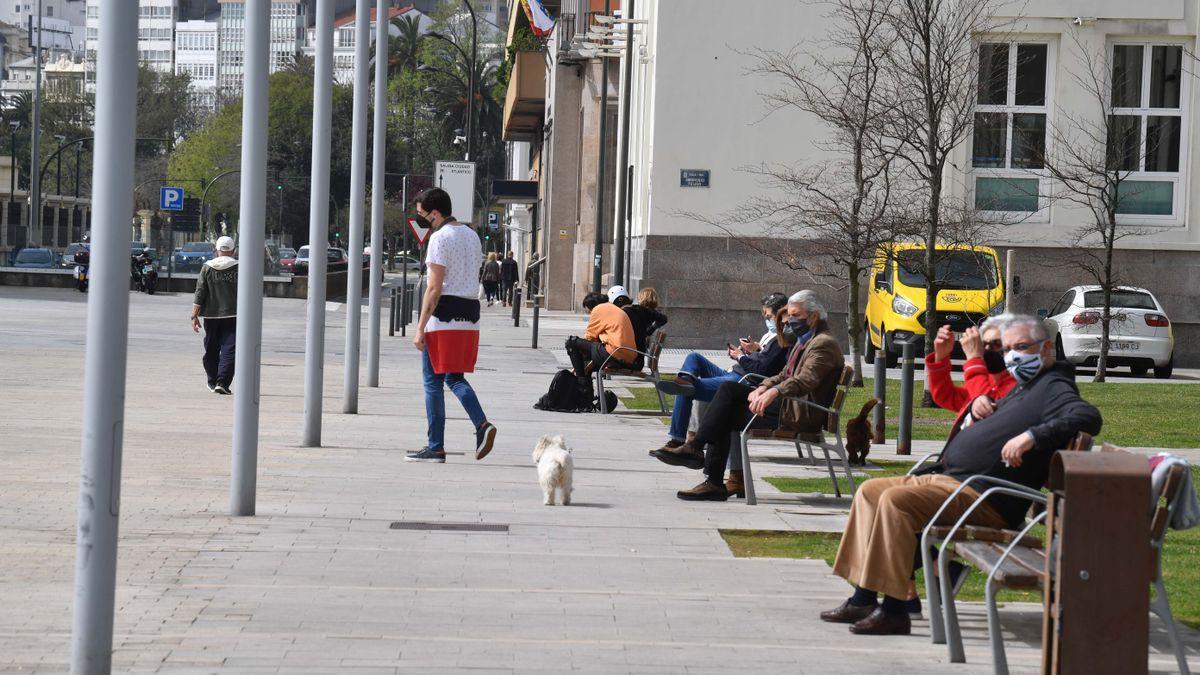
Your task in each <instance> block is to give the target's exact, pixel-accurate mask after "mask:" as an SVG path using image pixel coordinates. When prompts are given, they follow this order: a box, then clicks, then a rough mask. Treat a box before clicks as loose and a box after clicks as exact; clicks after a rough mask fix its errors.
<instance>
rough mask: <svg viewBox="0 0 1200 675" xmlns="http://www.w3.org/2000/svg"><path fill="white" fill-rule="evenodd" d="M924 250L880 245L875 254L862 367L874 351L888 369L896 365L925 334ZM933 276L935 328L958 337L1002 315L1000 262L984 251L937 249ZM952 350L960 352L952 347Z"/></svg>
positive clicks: (976, 248) (910, 245) (916, 246)
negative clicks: (943, 328) (948, 330)
mask: <svg viewBox="0 0 1200 675" xmlns="http://www.w3.org/2000/svg"><path fill="white" fill-rule="evenodd" d="M925 250H926V249H925V245H924V244H915V243H898V244H894V245H892V246H890V247H885V246H881V247H879V250H878V252H877V253H876V254H875V263H874V265H873V266H872V268H871V279H870V286H869V287H868V289H867V307H866V312H865V315H866V316H865V319H864V326H863V327H864V329H865V330H864V331H863V343H864V344H863V347H864V349H863V353H864V358H865V359H866V362H867V363H874V362H875V355H876V353H877V352H882V355H883V357H884V359H885V361H886V363H887V366H888V367H889V368H891V367H893V366H895V365H896V362H897V361H898V360H899V357H900V351H901V349H902V348H903V347H902V346H903V344H904V343H906V342H909V341H911V340H915V339H919V338H921V337H922V336H924V335H925V311H926V307H925V289H926V282H925V276H924V274H922V273H921V268H922V261H923V260H924V258H925ZM937 251H938V252H939V253H938V260H937V265H936V269H935V270H934V276H935V277H936V279H935V281H936V282H937V286H938V288H939V289H940V290H939V291H938V295H937V307H936V308H935V312H936V313H937V322H936V323H937V325H938V326H944V325H949V326H950V328H951V330H953V331H955V332H956V333H961V332H963V331H965V330H966V329H967V328H970V327H971V326H978V325H979V324H981V323H983V322H984V320H985V319H987V318H988V316H989V315H992V314H999V313H1000V312H1002V311H1003V310H1004V277H1003V275H1001V274H1000V258H999V257H998V256H997V255H996V252H995V251H994V250H992V249H991V248H988V247H987V246H962V245H943V244H938V246H937ZM955 349H956V351H960V350H961V348H960V347H958V343H955Z"/></svg>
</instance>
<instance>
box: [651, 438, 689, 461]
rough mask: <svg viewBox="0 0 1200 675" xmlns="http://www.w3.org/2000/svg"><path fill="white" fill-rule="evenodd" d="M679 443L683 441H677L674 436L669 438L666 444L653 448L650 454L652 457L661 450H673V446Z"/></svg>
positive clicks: (679, 444) (675, 446)
mask: <svg viewBox="0 0 1200 675" xmlns="http://www.w3.org/2000/svg"><path fill="white" fill-rule="evenodd" d="M681 445H683V441H677V440H675V439H674V438H672V439H671V440H669V441H667V444H666V445H664V446H662V447H661V448H655V449H653V450H651V451H650V456H651V457H654V456H655V455H657V454H658V453H659V452H662V451H663V450H673V449H675V448H678V447H679V446H681Z"/></svg>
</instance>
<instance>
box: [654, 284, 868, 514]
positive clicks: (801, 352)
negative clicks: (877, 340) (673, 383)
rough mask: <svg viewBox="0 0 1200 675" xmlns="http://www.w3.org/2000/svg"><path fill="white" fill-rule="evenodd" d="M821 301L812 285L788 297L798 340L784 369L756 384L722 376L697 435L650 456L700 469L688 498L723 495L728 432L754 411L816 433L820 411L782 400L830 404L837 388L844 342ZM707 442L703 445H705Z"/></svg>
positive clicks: (771, 422)
mask: <svg viewBox="0 0 1200 675" xmlns="http://www.w3.org/2000/svg"><path fill="white" fill-rule="evenodd" d="M826 316H827V312H826V310H825V307H824V306H823V305H822V304H821V302H820V301H819V300H818V299H817V296H816V294H815V293H813V292H812V291H800V292H799V293H796V294H795V295H793V296H792V297H790V298H788V322H787V326H786V328H787V329H790V330H791V332H792V333H793V334H794V335H795V340H796V344H795V346H794V347H792V351H791V353H789V354H788V359H787V365H786V366H785V367H784V369H783V372H781V373H780V374H778V375H776V376H775V377H772V378H769V379H767V380H765V381H764V382H763V383H762V384H761V385H759V386H758V387H754V386H751V385H749V384H743V383H741V382H725V383H724V384H722V385H721V388H720V389H718V390H717V393H716V396H714V397H713V400H712V403H710V404H709V407H708V412H707V413H705V415H704V421H703V422H701V424H700V430H699V431H698V432H696V437H695V439H693V440H692V442H690V443H684V444H683V445H680V446H678V447H675V448H666V447H664V448H662V449H661V450H659V451H658V452H657V453H656V454H655V455H654V456H655V457H657V458H658V459H659V460H660V461H662V462H664V463H666V464H670V465H672V466H686V467H688V468H689V469H701V468H702V469H704V475H705V476H706V478H705V480H704V482H702V483H700V484H699V485H697V486H696V487H694V488H692V489H690V490H683V491H681V492H679V493H678V497H679V498H680V499H684V500H688V501H725V500H726V499H729V491H728V490H727V489H726V487H725V483H724V478H725V464H726V462H727V461H728V460H729V435H730V433H732V432H734V431H738V430H741V429H742V428H744V427H745V426H746V424H747V423H749V422H750V420H751V419H752V418H753V417H755V416H756V415H757V416H758V420H756V426H757V425H758V424H762V425H763V426H769V427H771V428H774V427H775V426H776V424H778V425H779V426H780V427H782V428H784V429H788V430H791V431H796V432H799V433H802V434H819V433H820V431H821V426H822V424H823V423H824V421H825V416H824V413H821V412H820V411H819V410H814V409H812V408H810V407H809V406H806V405H803V404H801V403H798V402H796V401H790V400H789V401H782V402H781V401H780V398H781V397H784V396H794V397H799V398H803V399H808V400H810V401H812V402H814V403H816V404H818V405H822V406H829V404H830V403H832V402H833V396H834V393H835V391H836V390H837V383H838V377H839V376H840V375H841V374H842V369H843V368H844V367H845V365H846V360H845V357H844V356H843V355H842V348H841V347H840V346H839V345H838V342H837V339H836V338H834V337H833V335H831V334H830V332H829V325H828V324H827V323H826V321H825V318H826ZM706 446H707V451H705V450H704V449H705V447H706Z"/></svg>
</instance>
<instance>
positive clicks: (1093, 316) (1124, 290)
mask: <svg viewBox="0 0 1200 675" xmlns="http://www.w3.org/2000/svg"><path fill="white" fill-rule="evenodd" d="M1103 306H1104V291H1103V290H1102V289H1101V288H1100V287H1099V286H1076V287H1074V288H1072V289H1069V290H1068V291H1067V292H1066V293H1063V295H1062V297H1061V298H1059V300H1058V302H1057V303H1055V304H1054V306H1053V307H1051V308H1050V309H1049V310H1040V311H1039V312H1038V314H1039V315H1042V316H1044V317H1045V318H1046V325H1047V327H1048V328H1049V329H1050V335H1051V337H1052V338H1054V340H1055V345H1056V346H1057V350H1058V358H1060V359H1066V360H1067V361H1070V362H1071V363H1074V364H1077V365H1084V366H1094V365H1096V361H1097V360H1099V358H1100V334H1101V326H1100V316H1101V309H1102V307H1103ZM1174 351H1175V338H1174V336H1173V335H1172V334H1171V320H1170V319H1168V318H1167V313H1166V312H1165V311H1164V310H1163V307H1162V305H1161V304H1159V302H1158V299H1156V298H1155V297H1154V295H1153V294H1152V293H1150V291H1147V290H1146V289H1144V288H1133V287H1131V286H1123V287H1121V288H1117V289H1114V290H1113V292H1112V323H1111V326H1110V330H1109V350H1108V365H1109V366H1110V367H1111V366H1128V367H1129V369H1130V370H1131V371H1132V372H1133V374H1134V375H1138V376H1141V375H1145V374H1146V372H1147V371H1149V370H1150V369H1151V368H1153V369H1154V376H1155V377H1157V378H1160V379H1168V378H1170V377H1171V370H1172V368H1173V366H1174Z"/></svg>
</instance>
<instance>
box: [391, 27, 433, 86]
mask: <svg viewBox="0 0 1200 675" xmlns="http://www.w3.org/2000/svg"><path fill="white" fill-rule="evenodd" d="M392 25H393V26H395V28H396V30H397V31H399V33H398V34H396V35H394V36H391V42H389V43H388V45H389V49H388V79H391V78H392V76H393V75H395V74H396V73H398V72H401V71H404V70H407V69H409V68H415V67H416V66H417V62H418V57H419V55H420V52H421V39H422V38H423V37H424V35H423V34H422V33H421V21H420V19H418V18H416V17H413V16H400V17H396V18H395V19H393V20H392Z"/></svg>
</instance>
